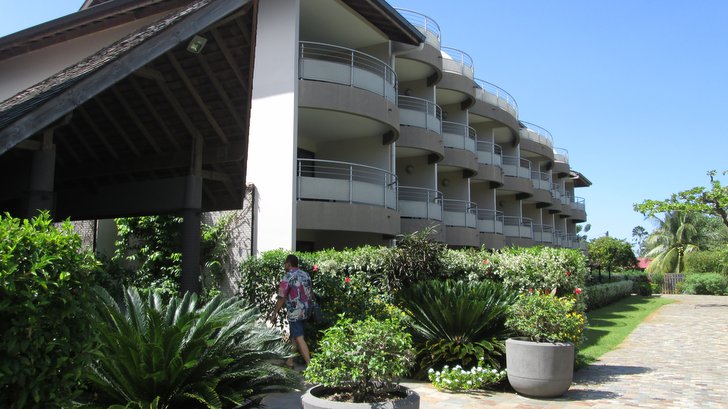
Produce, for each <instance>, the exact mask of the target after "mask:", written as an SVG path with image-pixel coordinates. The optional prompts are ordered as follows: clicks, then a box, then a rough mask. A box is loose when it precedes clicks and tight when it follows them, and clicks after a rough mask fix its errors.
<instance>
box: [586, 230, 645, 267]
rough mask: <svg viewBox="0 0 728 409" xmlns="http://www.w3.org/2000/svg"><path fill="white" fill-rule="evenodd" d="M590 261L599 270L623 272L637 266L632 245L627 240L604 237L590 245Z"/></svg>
mask: <svg viewBox="0 0 728 409" xmlns="http://www.w3.org/2000/svg"><path fill="white" fill-rule="evenodd" d="M589 259H590V260H591V263H592V264H593V265H595V266H598V268H599V270H600V271H602V270H604V271H608V272H609V273H610V274H611V273H612V272H613V271H623V270H626V269H633V268H635V267H636V266H637V258H636V257H635V255H634V252H633V251H632V245H631V244H630V243H628V242H627V241H625V240H620V239H616V238H614V237H609V236H604V237H599V238H598V239H594V240H592V241H591V242H590V243H589Z"/></svg>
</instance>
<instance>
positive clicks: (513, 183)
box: [503, 176, 534, 199]
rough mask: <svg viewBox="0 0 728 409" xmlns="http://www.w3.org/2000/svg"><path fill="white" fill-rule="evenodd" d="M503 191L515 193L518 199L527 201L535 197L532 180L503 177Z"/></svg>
mask: <svg viewBox="0 0 728 409" xmlns="http://www.w3.org/2000/svg"><path fill="white" fill-rule="evenodd" d="M503 190H511V191H514V192H516V196H517V197H518V198H520V199H527V198H529V197H531V196H533V190H534V189H533V183H532V182H531V179H526V178H519V177H515V176H503Z"/></svg>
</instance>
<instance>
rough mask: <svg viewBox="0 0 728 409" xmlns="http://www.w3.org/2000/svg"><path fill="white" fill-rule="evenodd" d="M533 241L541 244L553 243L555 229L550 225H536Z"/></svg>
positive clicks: (534, 226)
mask: <svg viewBox="0 0 728 409" xmlns="http://www.w3.org/2000/svg"><path fill="white" fill-rule="evenodd" d="M533 239H534V240H536V241H537V242H539V243H553V242H554V227H553V226H550V225H548V224H534V225H533Z"/></svg>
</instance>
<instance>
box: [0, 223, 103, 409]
mask: <svg viewBox="0 0 728 409" xmlns="http://www.w3.org/2000/svg"><path fill="white" fill-rule="evenodd" d="M96 267H97V262H96V260H95V259H94V258H93V256H92V255H91V254H89V253H86V252H82V251H81V239H80V238H79V236H78V235H77V234H75V233H74V232H73V228H72V227H71V225H70V223H63V224H62V225H61V226H60V227H59V228H55V227H53V225H52V223H51V219H50V216H49V215H48V213H43V214H41V215H40V216H37V217H35V218H33V219H32V220H19V219H17V218H13V217H10V216H9V215H5V216H2V215H0V407H3V408H28V407H52V406H54V405H55V406H60V407H68V406H70V401H71V400H72V399H73V398H74V397H76V396H77V395H78V394H79V393H80V390H81V379H82V376H83V371H84V367H85V366H86V364H87V363H88V362H89V361H90V360H91V357H92V356H91V354H92V353H93V351H94V349H95V348H96V337H95V334H94V331H93V329H92V325H93V320H90V319H89V318H88V317H89V314H90V313H91V311H93V303H92V298H91V296H90V295H89V293H88V292H87V288H88V287H90V286H93V284H94V279H95V269H96Z"/></svg>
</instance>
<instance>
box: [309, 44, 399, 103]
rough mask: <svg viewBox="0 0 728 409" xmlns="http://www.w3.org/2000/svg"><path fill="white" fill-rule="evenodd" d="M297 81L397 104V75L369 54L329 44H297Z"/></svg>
mask: <svg viewBox="0 0 728 409" xmlns="http://www.w3.org/2000/svg"><path fill="white" fill-rule="evenodd" d="M298 51H299V53H298V63H299V66H298V77H299V79H306V80H315V81H325V82H333V83H336V84H343V85H348V86H351V87H356V88H361V89H365V90H367V91H371V92H374V93H376V94H379V95H381V96H383V97H385V98H387V99H388V100H390V101H392V102H394V103H397V74H396V73H395V72H394V70H393V69H392V67H390V66H389V65H388V64H386V63H385V62H384V61H382V60H380V59H378V58H376V57H372V56H371V55H369V54H365V53H362V52H360V51H356V50H353V49H351V48H346V47H339V46H336V45H331V44H324V43H314V42H309V41H301V42H300V43H299V50H298Z"/></svg>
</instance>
